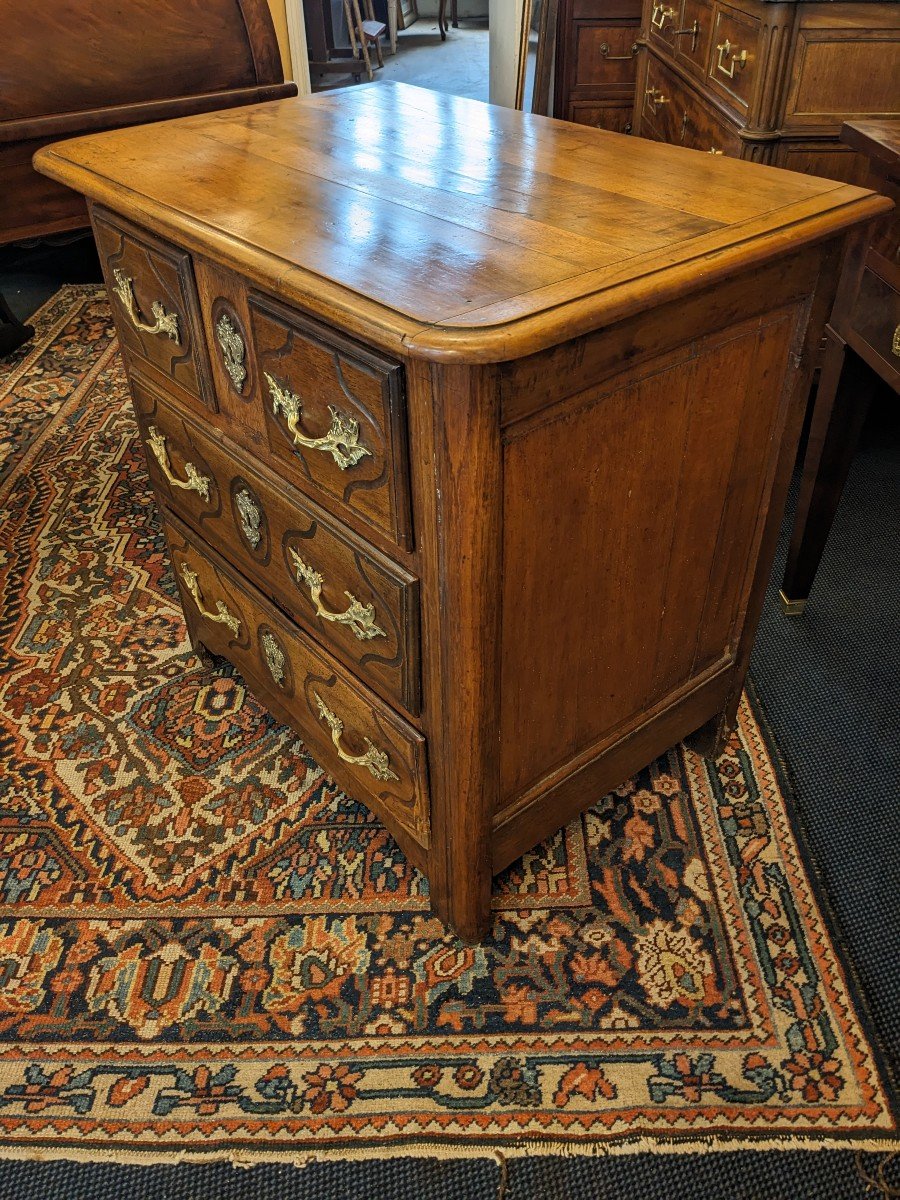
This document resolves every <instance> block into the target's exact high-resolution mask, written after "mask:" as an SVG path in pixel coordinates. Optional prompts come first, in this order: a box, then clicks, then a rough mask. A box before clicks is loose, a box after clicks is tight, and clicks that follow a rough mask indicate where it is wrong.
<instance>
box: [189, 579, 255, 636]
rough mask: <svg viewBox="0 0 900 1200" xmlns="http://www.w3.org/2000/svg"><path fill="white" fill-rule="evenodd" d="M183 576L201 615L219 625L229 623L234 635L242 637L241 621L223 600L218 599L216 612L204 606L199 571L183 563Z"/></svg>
mask: <svg viewBox="0 0 900 1200" xmlns="http://www.w3.org/2000/svg"><path fill="white" fill-rule="evenodd" d="M181 577H182V579H183V580H184V586H185V587H186V588H187V590H188V591H189V592H190V593H191V595H192V596H193V598H194V603H195V604H196V605H197V611H198V612H199V613H200V616H201V617H206V619H207V621H215V622H216V623H217V624H218V625H227V626H228V628H229V629H230V630H231V632H232V634H233V636H234V637H240V634H241V623H240V621H239V620H238V618H237V617H236V616H235V615H234V613H233V612H230V611H229V609H228V607H227V605H226V604H224V603H223V601H221V600H217V601H216V611H215V612H214V613H212V612H208V611H207V610H206V609H205V608H204V607H203V593H202V592H201V591H200V584H199V582H198V580H197V572H196V571H194V570H192V569H191V568H190V567H189V566H188V565H187V563H185V562H183V563H182V564H181Z"/></svg>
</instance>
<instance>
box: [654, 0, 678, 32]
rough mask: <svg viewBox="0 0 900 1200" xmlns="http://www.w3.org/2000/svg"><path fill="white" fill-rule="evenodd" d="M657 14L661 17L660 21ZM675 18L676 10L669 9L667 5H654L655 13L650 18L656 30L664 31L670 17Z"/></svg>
mask: <svg viewBox="0 0 900 1200" xmlns="http://www.w3.org/2000/svg"><path fill="white" fill-rule="evenodd" d="M657 14H658V15H659V20H657V19H656V18H657ZM674 16H675V9H674V8H669V6H668V5H667V4H654V5H653V13H652V15H651V17H650V24H651V25H653V26H654V28H656V29H662V27H663V25H665V23H666V21H668V19H669V17H674Z"/></svg>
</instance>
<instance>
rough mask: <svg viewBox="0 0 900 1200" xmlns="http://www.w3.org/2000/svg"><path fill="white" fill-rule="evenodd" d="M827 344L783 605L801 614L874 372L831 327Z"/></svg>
mask: <svg viewBox="0 0 900 1200" xmlns="http://www.w3.org/2000/svg"><path fill="white" fill-rule="evenodd" d="M825 334H826V338H827V347H826V350H825V360H824V363H823V366H822V374H821V377H820V379H819V388H818V391H817V393H816V400H815V408H814V409H813V417H812V423H811V425H810V430H809V443H808V445H807V448H806V457H805V458H804V461H803V475H802V478H801V481H800V493H799V496H798V497H797V511H796V513H795V516H794V532H793V534H792V536H791V544H790V549H789V550H788V557H787V565H786V567H785V571H784V580H783V582H782V585H781V605H782V608H783V609H784V611H785V613H786V614H787V615H788V616H792V617H794V616H800V614H801V613H802V612H803V610H804V609H805V608H806V602H807V600H808V599H809V593H810V589H811V588H812V585H813V580H814V579H815V577H816V571H817V570H818V568H819V563H820V561H821V559H822V553H823V551H824V550H825V543H826V541H827V540H828V534H829V532H830V530H831V526H832V522H833V521H834V515H835V513H836V512H837V506H838V503H839V502H840V498H841V492H842V491H843V489H844V484H845V482H846V479H847V472H848V471H849V470H850V464H851V462H852V461H853V455H854V453H855V452H856V445H857V442H858V441H859V435H860V431H861V430H862V426H863V422H864V421H865V419H866V413H867V411H868V408H869V400H870V397H871V391H872V372H871V371H870V369H869V368H868V366H867V365H866V364H865V363H864V362H863V360H862V359H861V358H859V356H858V355H856V354H854V353H853V351H852V350H848V349H847V347H846V344H845V342H844V340H843V338H842V337H841V336H840V335H839V334H837V333H835V331H834V330H833V329H832V328H831V326H830V325H828V326H826V328H825Z"/></svg>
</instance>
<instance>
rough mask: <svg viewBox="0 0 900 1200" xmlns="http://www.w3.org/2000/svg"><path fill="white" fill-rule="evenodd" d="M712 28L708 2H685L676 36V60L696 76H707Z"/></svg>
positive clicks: (691, 0)
mask: <svg viewBox="0 0 900 1200" xmlns="http://www.w3.org/2000/svg"><path fill="white" fill-rule="evenodd" d="M712 28H713V10H712V7H711V5H709V4H707V3H706V0H684V4H683V6H682V10H681V24H680V26H679V28H678V30H677V31H676V36H675V60H676V62H678V63H679V65H680V66H682V67H687V69H688V70H689V71H691V72H692V73H693V74H695V75H699V76H703V75H705V74H706V71H707V64H708V63H709V48H710V45H711V44H712Z"/></svg>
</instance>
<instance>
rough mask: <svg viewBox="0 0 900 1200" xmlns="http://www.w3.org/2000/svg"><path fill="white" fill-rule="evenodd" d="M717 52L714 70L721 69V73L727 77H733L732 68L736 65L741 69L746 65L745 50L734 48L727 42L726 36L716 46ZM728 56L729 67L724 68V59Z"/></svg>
mask: <svg viewBox="0 0 900 1200" xmlns="http://www.w3.org/2000/svg"><path fill="white" fill-rule="evenodd" d="M716 49H717V50H718V52H719V61H718V62H717V63H716V70H717V71H721V72H722V74H723V75H727V76H728V78H729V79H734V68H735V66H738V67H740V68H741V70H742V71H743V69H744V67H746V65H747V51H746V50H740V51H739V50H735V49H734V47H733V46H732V45H731V42H729V40H728V38H726V39H725V41H724V42H723V43H722V44H721V46H716ZM726 58H728V59H729V60H730V62H731V67H730V68H726V66H725V63H724V59H726Z"/></svg>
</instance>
